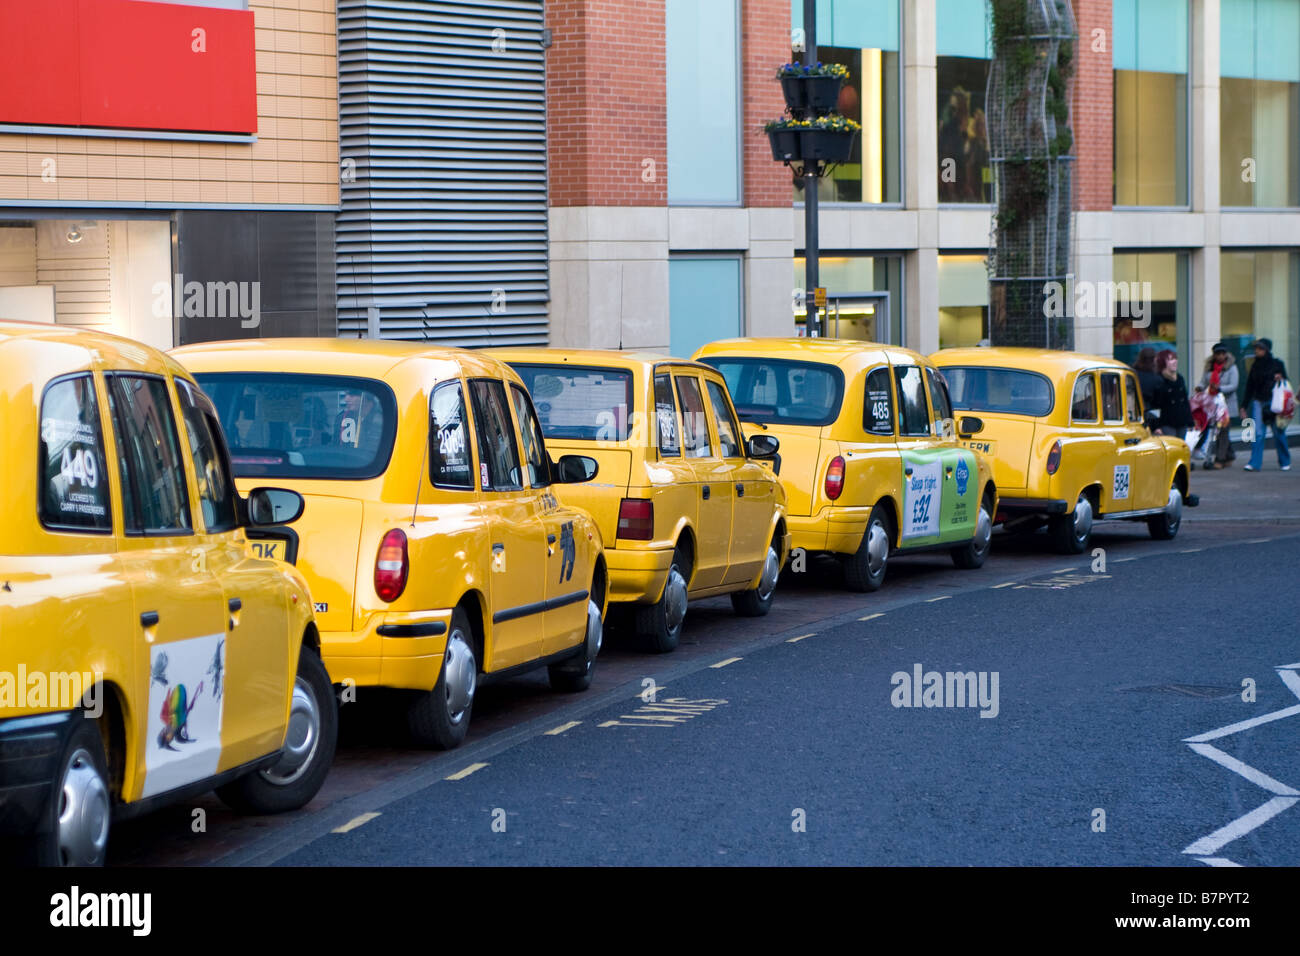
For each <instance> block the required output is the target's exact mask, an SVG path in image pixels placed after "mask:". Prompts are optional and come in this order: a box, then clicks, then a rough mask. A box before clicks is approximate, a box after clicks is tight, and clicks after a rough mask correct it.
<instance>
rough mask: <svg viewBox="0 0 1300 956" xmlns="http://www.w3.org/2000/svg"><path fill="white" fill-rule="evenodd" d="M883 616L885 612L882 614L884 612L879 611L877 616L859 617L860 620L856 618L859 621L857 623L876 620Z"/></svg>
mask: <svg viewBox="0 0 1300 956" xmlns="http://www.w3.org/2000/svg"><path fill="white" fill-rule="evenodd" d="M884 616H885V612H884V611H881V612H880V613H879V614H868V615H867V616H866V617H860V618H858V620H859V621H874V620H875V619H876V618H878V617H884Z"/></svg>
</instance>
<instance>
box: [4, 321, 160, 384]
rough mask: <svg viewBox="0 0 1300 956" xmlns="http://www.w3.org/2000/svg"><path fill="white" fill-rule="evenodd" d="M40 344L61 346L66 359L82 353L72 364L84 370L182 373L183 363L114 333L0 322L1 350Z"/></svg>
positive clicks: (31, 323) (44, 323)
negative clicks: (94, 368) (91, 368)
mask: <svg viewBox="0 0 1300 956" xmlns="http://www.w3.org/2000/svg"><path fill="white" fill-rule="evenodd" d="M37 342H40V343H48V344H50V345H56V346H59V347H60V348H61V349H62V350H64V356H65V358H66V357H70V356H76V355H78V354H79V356H80V358H79V359H73V361H74V362H76V363H77V364H78V365H80V366H84V367H91V366H98V367H101V368H112V369H134V370H138V371H150V372H159V371H161V370H162V369H164V368H165V369H167V370H169V371H171V372H172V373H173V374H176V373H178V372H183V370H182V368H181V365H180V363H179V362H177V361H176V360H175V359H173V358H171V357H170V356H168V355H167V353H165V352H163V351H161V350H159V349H156V348H154V347H153V346H151V345H146V344H145V343H143V342H137V341H135V340H134V339H128V338H125V337H124V336H121V335H115V334H113V333H112V332H102V331H100V330H98V329H86V328H80V327H77V326H68V325H51V324H50V323H48V322H24V321H20V320H17V319H0V350H3V352H8V351H11V350H13V349H15V348H20V347H22V346H23V345H25V344H28V345H29V344H32V343H37ZM3 352H0V354H3ZM12 361H19V358H18V357H17V356H15V357H14V359H13V360H12ZM65 364H66V363H65Z"/></svg>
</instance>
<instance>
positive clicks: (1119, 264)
mask: <svg viewBox="0 0 1300 956" xmlns="http://www.w3.org/2000/svg"><path fill="white" fill-rule="evenodd" d="M1188 274H1189V273H1188V262H1187V255H1186V254H1184V253H1175V252H1142V253H1124V252H1117V253H1115V256H1114V259H1113V267H1112V277H1113V280H1114V284H1113V286H1112V287H1111V288H1110V289H1108V290H1106V291H1104V292H1103V291H1102V290H1104V289H1106V287H1105V286H1100V287H1098V291H1097V292H1096V294H1095V295H1094V296H1093V301H1091V302H1089V301H1086V300H1080V301H1081V302H1082V303H1083V307H1084V308H1085V309H1087V310H1088V311H1089V312H1090V313H1091V314H1102V315H1105V314H1106V312H1107V310H1109V312H1110V315H1111V316H1112V317H1113V318H1112V327H1113V338H1112V341H1113V343H1114V345H1113V351H1112V354H1113V355H1114V356H1115V358H1117V359H1119V360H1120V361H1121V362H1124V363H1125V364H1126V365H1132V364H1133V363H1134V362H1135V361H1136V360H1137V356H1138V353H1139V352H1140V351H1141V350H1142V349H1143V348H1146V347H1150V348H1154V349H1156V350H1157V351H1159V350H1161V349H1166V348H1173V349H1175V350H1177V351H1178V352H1179V353H1180V355H1182V357H1183V360H1184V361H1186V354H1185V353H1186V347H1187V339H1188V333H1187V330H1188V323H1189V321H1190V313H1189V309H1188V299H1189V286H1188V281H1189V280H1188ZM1083 294H1084V295H1089V294H1091V290H1090V289H1088V290H1085V291H1084V293H1083ZM1103 294H1104V295H1105V296H1106V298H1107V300H1108V301H1107V302H1101V301H1097V300H1099V299H1100V298H1101V296H1102V295H1103ZM1112 296H1113V298H1112Z"/></svg>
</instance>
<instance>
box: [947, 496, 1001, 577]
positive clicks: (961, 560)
mask: <svg viewBox="0 0 1300 956" xmlns="http://www.w3.org/2000/svg"><path fill="white" fill-rule="evenodd" d="M992 550H993V515H992V514H991V513H990V512H989V500H988V499H987V498H985V499H983V500H982V501H981V502H980V513H979V517H978V518H977V519H976V522H975V536H974V537H973V538H971V540H970V541H969V542H967V543H966V544H964V545H962V546H961V547H960V548H953V549H952V563H953V564H955V565H957V567H959V568H961V569H963V570H965V571H974V570H975V569H976V568H980V567H983V566H984V562H985V561H986V560H988V556H989V552H990V551H992Z"/></svg>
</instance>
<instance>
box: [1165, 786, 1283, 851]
mask: <svg viewBox="0 0 1300 956" xmlns="http://www.w3.org/2000/svg"><path fill="white" fill-rule="evenodd" d="M1296 803H1300V797H1274V798H1273V799H1272V800H1270V801H1268V802H1267V803H1265V804H1263V805H1261V806H1258V807H1256V808H1255V809H1254V810H1252V811H1250V813H1248V814H1246V815H1245V816H1244V817H1238V818H1237V819H1235V820H1233V821H1232V822H1231V823H1229V824H1228V825H1227V826H1225V827H1220V828H1219V829H1217V830H1215V831H1214V832H1213V833H1211V834H1210V835H1209V836H1205V837H1201V838H1200V839H1199V840H1197V841H1196V842H1195V843H1193V844H1192V845H1191V846H1189V847H1188V848H1187V849H1186V850H1184V851H1183V852H1184V853H1188V854H1191V855H1192V856H1205V855H1206V854H1209V853H1214V852H1215V851H1216V850H1218V849H1219V847H1221V846H1224V845H1225V844H1228V843H1231V842H1232V841H1233V840H1235V839H1237V838H1238V837H1242V836H1245V835H1246V834H1247V833H1249V832H1250V831H1251V830H1253V829H1255V828H1256V827H1258V826H1260V825H1261V824H1264V823H1267V822H1268V821H1269V820H1271V819H1273V818H1274V817H1275V816H1277V815H1278V814H1279V813H1281V812H1282V811H1283V810H1285V809H1287V808H1288V807H1291V806H1293V805H1294V804H1296Z"/></svg>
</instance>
